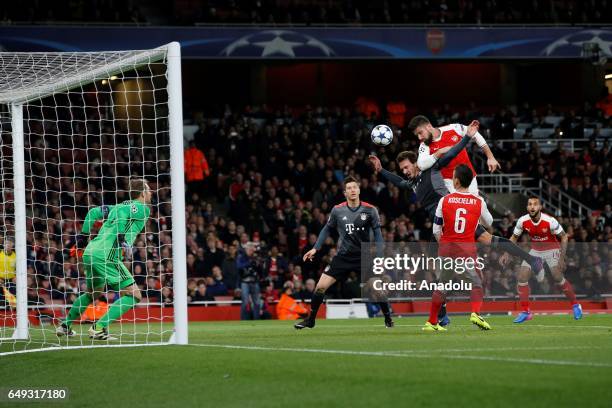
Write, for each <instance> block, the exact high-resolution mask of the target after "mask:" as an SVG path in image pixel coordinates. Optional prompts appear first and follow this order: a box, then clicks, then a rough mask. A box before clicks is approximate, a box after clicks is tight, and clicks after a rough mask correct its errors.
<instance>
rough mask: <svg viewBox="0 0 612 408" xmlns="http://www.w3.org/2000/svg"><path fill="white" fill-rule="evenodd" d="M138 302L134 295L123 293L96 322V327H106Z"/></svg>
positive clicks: (98, 328)
mask: <svg viewBox="0 0 612 408" xmlns="http://www.w3.org/2000/svg"><path fill="white" fill-rule="evenodd" d="M136 303H138V300H137V299H136V298H135V297H134V296H130V295H125V296H121V297H120V298H119V299H118V300H116V301H115V302H114V303H113V304H112V305H111V306H110V307H109V308H108V311H107V312H106V314H105V315H104V316H102V317H101V318H100V320H98V322H97V323H96V329H97V330H100V329H103V328H105V327H108V325H109V324H111V323H112V322H114V321H115V320H117V319H118V318H120V317H121V316H122V315H123V314H124V313H125V312H127V311H128V310H130V309H131V308H133V307H134V305H136Z"/></svg>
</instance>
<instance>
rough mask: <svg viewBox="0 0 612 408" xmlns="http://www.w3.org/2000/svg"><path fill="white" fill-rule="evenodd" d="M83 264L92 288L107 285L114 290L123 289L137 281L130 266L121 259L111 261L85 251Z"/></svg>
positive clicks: (88, 285) (89, 286)
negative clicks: (129, 268)
mask: <svg viewBox="0 0 612 408" xmlns="http://www.w3.org/2000/svg"><path fill="white" fill-rule="evenodd" d="M83 264H84V268H85V281H86V282H87V288H88V289H90V290H92V289H102V288H104V287H105V286H108V287H109V288H111V289H113V290H121V289H125V288H127V287H128V286H130V285H133V284H134V283H135V282H134V278H133V277H132V274H131V273H130V271H128V268H126V267H125V265H124V264H123V263H122V262H120V261H109V260H107V259H104V258H99V257H96V256H91V255H89V254H87V253H84V254H83Z"/></svg>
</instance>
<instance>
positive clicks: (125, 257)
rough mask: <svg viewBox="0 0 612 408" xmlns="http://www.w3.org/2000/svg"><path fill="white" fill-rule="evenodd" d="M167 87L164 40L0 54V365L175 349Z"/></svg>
mask: <svg viewBox="0 0 612 408" xmlns="http://www.w3.org/2000/svg"><path fill="white" fill-rule="evenodd" d="M180 82H181V76H180V47H179V45H178V43H171V44H168V45H166V46H163V47H160V48H157V49H153V50H139V51H116V52H93V53H89V52H87V53H80V52H75V53H0V138H1V149H0V160H1V162H0V183H1V186H0V187H1V194H2V195H1V197H0V355H1V354H3V353H15V352H27V351H32V350H47V349H55V348H62V347H92V346H108V345H150V344H167V343H179V344H185V343H186V342H187V306H186V292H187V289H186V279H185V214H184V175H183V135H182V104H181V83H180ZM137 179H140V180H142V179H144V180H145V181H146V183H147V184H148V186H149V188H150V190H151V193H152V194H151V200H150V201H149V200H148V198H146V194H145V193H144V191H140V189H138V191H134V188H132V186H134V185H138V182H134V180H137ZM140 184H141V185H142V184H143V183H140ZM129 200H133V201H129ZM128 201H129V202H128ZM137 201H138V202H137ZM139 202H140V204H142V206H139ZM122 205H123V206H124V207H121V206H122ZM130 205H131V207H130ZM125 206H127V208H132V209H136V210H137V209H139V208H142V213H145V214H147V216H146V217H144V218H146V220H145V219H141V220H140V224H141V225H142V228H139V226H137V227H134V226H133V225H132V224H138V220H136V221H134V220H132V221H129V220H127V219H122V217H125V214H126V213H125V212H121V210H120V209H121V208H126V207H125ZM145 208H146V210H145ZM88 214H89V217H88ZM128 217H129V216H128ZM130 219H131V218H130ZM107 220H109V224H110V223H111V222H118V224H117V225H122V226H120V227H117V228H116V231H117V234H116V235H117V239H116V241H114V242H113V244H112V245H111V247H110V248H109V249H108V250H105V253H104V256H102V258H101V259H102V261H100V260H99V259H100V253H98V252H96V256H89V257H88V255H87V251H86V255H85V256H83V254H82V253H81V251H79V249H82V248H83V247H84V246H85V244H86V242H89V244H90V245H93V244H92V240H93V239H95V238H100V239H102V238H104V236H105V234H104V232H103V233H102V234H100V236H99V237H98V232H99V231H100V229H103V227H102V226H103V225H104V222H105V221H107ZM86 221H87V222H86ZM130 223H131V224H130ZM106 227H108V226H105V227H104V228H106ZM121 228H124V229H125V230H121ZM128 230H130V231H132V232H131V233H128ZM107 232H108V231H107ZM107 235H108V234H107ZM96 242H98V241H96ZM75 244H76V246H75ZM90 249H91V248H90ZM89 259H91V260H92V261H87V262H86V261H85V260H89ZM86 263H87V264H88V265H89V268H87V267H88V265H86ZM86 269H87V271H88V272H87V273H86ZM91 276H93V277H94V279H93V280H90V279H87V278H88V277H91ZM130 279H133V283H131V281H130ZM126 285H127V286H126ZM93 286H95V287H96V291H94V292H92V290H91V288H92V287H93ZM125 288H131V289H129V290H131V292H130V294H129V296H128V297H126V294H125V291H123V292H122V289H125ZM135 288H137V289H135ZM136 292H138V293H136ZM83 295H86V296H83ZM138 295H140V296H138ZM126 299H128V300H129V302H128V301H127V300H126ZM130 302H131V303H130ZM72 307H74V312H72V313H71V314H70V315H68V311H69V310H70V309H71V308H72ZM77 311H78V312H77ZM67 317H69V319H68V320H66V319H67ZM101 322H104V324H102V323H101ZM62 324H64V325H63V326H62ZM90 329H91V330H90ZM101 332H102V334H103V335H100V336H98V337H97V338H90V337H91V336H92V333H93V334H96V333H97V334H100V333H101ZM58 334H59V336H58ZM67 334H70V335H67ZM94 337H96V336H94ZM109 337H112V338H114V339H112V340H111V339H109Z"/></svg>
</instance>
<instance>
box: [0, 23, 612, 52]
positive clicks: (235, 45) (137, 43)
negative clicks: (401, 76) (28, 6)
mask: <svg viewBox="0 0 612 408" xmlns="http://www.w3.org/2000/svg"><path fill="white" fill-rule="evenodd" d="M171 41H179V42H180V43H181V45H182V54H183V56H184V57H187V58H214V59H225V58H237V59H244V58H248V59H260V58H261V59H292V58H299V59H308V58H313V59H328V58H329V59H333V58H339V59H350V58H359V59H365V58H402V59H411V58H418V59H438V58H440V59H471V58H504V59H508V58H580V57H581V56H582V53H583V47H584V44H585V43H594V44H597V45H598V47H599V49H600V50H601V51H600V52H601V54H602V56H606V57H612V48H611V45H612V27H603V28H585V27H582V28H575V27H563V28H561V27H557V28H524V27H513V28H510V27H505V28H445V27H438V28H414V27H393V28H381V27H376V28H375V27H365V28H344V27H336V28H318V27H317V28H315V27H313V28H297V27H286V28H251V27H249V28H244V27H240V28H238V27H236V28H227V27H215V28H211V27H73V26H70V27H61V26H60V27H39V26H5V27H1V28H0V47H1V48H2V49H3V50H4V51H29V52H33V51H105V50H127V49H145V48H153V47H156V46H159V45H162V44H166V43H169V42H171Z"/></svg>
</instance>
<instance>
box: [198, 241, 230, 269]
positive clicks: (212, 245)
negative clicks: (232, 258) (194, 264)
mask: <svg viewBox="0 0 612 408" xmlns="http://www.w3.org/2000/svg"><path fill="white" fill-rule="evenodd" d="M223 258H225V252H224V251H223V249H222V246H221V242H220V241H219V240H218V239H217V238H216V237H215V236H213V235H210V236H209V237H208V238H207V239H206V249H205V250H204V262H203V264H202V269H203V271H204V276H211V275H212V270H213V267H214V266H219V267H220V266H222V265H223Z"/></svg>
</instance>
